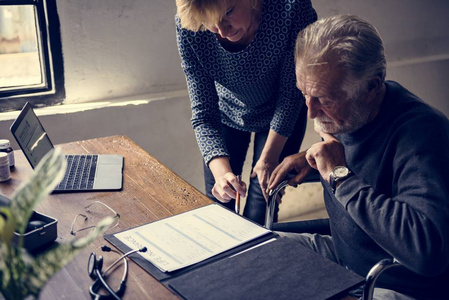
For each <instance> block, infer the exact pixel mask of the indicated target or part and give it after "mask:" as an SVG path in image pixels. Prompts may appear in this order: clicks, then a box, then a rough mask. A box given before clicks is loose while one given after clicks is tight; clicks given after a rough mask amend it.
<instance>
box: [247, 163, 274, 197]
mask: <svg viewBox="0 0 449 300" xmlns="http://www.w3.org/2000/svg"><path fill="white" fill-rule="evenodd" d="M276 166H277V161H267V160H265V159H259V160H258V161H257V163H256V165H255V166H254V168H253V172H252V174H251V178H254V177H256V176H257V178H258V180H259V185H260V188H261V189H262V193H263V196H264V197H265V200H268V196H269V195H268V181H269V180H270V176H271V173H272V172H273V170H274V168H276Z"/></svg>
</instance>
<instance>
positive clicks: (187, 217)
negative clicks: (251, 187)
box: [115, 204, 271, 272]
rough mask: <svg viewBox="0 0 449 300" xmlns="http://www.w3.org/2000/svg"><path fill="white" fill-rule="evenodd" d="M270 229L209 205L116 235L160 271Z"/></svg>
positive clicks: (233, 245)
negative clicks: (139, 251) (141, 251)
mask: <svg viewBox="0 0 449 300" xmlns="http://www.w3.org/2000/svg"><path fill="white" fill-rule="evenodd" d="M269 232H271V231H270V230H267V229H265V228H263V227H261V226H259V225H257V224H254V223H252V222H250V221H248V220H246V219H244V218H242V217H241V216H239V215H237V214H235V213H234V212H231V211H229V210H227V209H225V208H223V207H222V206H220V205H217V204H211V205H208V206H205V207H201V208H198V209H194V210H192V211H189V212H186V213H183V214H179V215H175V216H173V217H169V218H166V219H163V220H160V221H156V222H153V223H149V224H146V225H143V226H140V227H137V228H133V229H130V230H126V231H123V232H120V233H117V234H115V237H116V238H118V239H119V240H120V241H121V242H123V243H124V244H125V245H127V246H128V247H130V248H131V249H136V248H141V247H147V249H148V251H147V252H145V253H139V255H141V256H142V257H143V258H145V259H147V260H148V261H150V262H151V263H152V264H154V265H155V266H156V267H157V268H159V269H160V270H161V271H163V272H170V271H174V270H178V269H181V268H184V267H186V266H189V265H192V264H195V263H198V262H200V261H203V260H205V259H207V258H210V257H212V256H214V255H217V254H219V253H222V252H224V251H227V250H229V249H232V248H234V247H236V246H239V245H241V244H244V243H246V242H248V241H251V240H253V239H255V238H257V237H260V236H262V235H264V234H267V233H269Z"/></svg>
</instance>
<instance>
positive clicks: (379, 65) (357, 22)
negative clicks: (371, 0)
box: [295, 15, 386, 97]
mask: <svg viewBox="0 0 449 300" xmlns="http://www.w3.org/2000/svg"><path fill="white" fill-rule="evenodd" d="M295 62H296V74H297V75H298V74H300V72H303V71H304V72H309V71H310V70H311V69H313V68H314V67H319V66H323V65H328V66H329V67H331V68H338V69H339V70H340V71H342V72H344V73H343V75H346V76H345V77H346V78H345V81H346V84H345V87H343V89H344V90H346V92H347V93H348V96H349V97H351V96H353V95H354V94H356V93H358V89H359V88H360V87H362V85H363V84H364V83H366V82H367V80H368V79H369V78H371V77H373V76H379V77H380V79H381V81H382V82H384V80H385V75H386V59H385V54H384V46H383V42H382V39H381V38H380V36H379V33H378V32H377V30H376V29H375V28H374V26H372V25H371V24H369V23H368V22H366V21H365V20H363V19H361V18H360V17H358V16H351V15H337V16H332V17H327V18H323V19H320V20H318V21H316V22H315V23H313V24H310V25H309V26H308V27H307V28H306V29H304V30H303V31H302V32H300V33H299V35H298V38H297V40H296V50H295ZM301 68H307V70H305V69H304V70H302V69H301ZM318 70H319V69H316V71H318Z"/></svg>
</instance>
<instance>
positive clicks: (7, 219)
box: [0, 207, 16, 251]
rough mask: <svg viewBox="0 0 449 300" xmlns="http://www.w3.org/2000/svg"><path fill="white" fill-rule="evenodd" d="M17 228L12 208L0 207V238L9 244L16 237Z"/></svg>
mask: <svg viewBox="0 0 449 300" xmlns="http://www.w3.org/2000/svg"><path fill="white" fill-rule="evenodd" d="M15 228H16V222H15V218H14V217H13V216H12V214H11V211H10V209H9V208H8V207H0V239H1V241H3V242H4V243H5V244H6V245H8V246H9V245H10V244H11V241H12V239H13V237H14V230H15ZM0 251H1V250H0Z"/></svg>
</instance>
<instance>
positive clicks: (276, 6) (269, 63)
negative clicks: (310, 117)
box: [176, 0, 317, 164]
mask: <svg viewBox="0 0 449 300" xmlns="http://www.w3.org/2000/svg"><path fill="white" fill-rule="evenodd" d="M316 18H317V16H316V12H315V10H314V9H313V7H312V4H311V2H310V0H263V6H262V18H261V21H260V24H259V28H258V31H257V33H256V35H255V37H254V39H253V41H252V42H251V43H250V44H249V45H248V46H247V47H246V48H245V49H243V50H241V51H238V52H229V51H227V50H225V49H224V48H223V47H222V46H221V44H220V42H219V41H218V39H217V37H216V36H215V34H214V33H212V32H210V31H207V30H206V31H199V32H193V31H189V30H186V29H183V28H181V25H180V20H179V18H178V17H176V27H177V43H178V50H179V54H180V56H181V61H182V68H183V70H184V73H185V75H186V80H187V89H188V91H189V97H190V102H191V108H192V119H191V121H192V126H193V129H194V131H195V136H196V139H197V142H198V145H199V148H200V150H201V153H202V155H203V158H204V161H205V162H206V164H207V163H209V161H210V160H211V159H213V158H215V157H218V156H229V155H228V152H227V150H226V146H225V143H224V141H223V139H222V137H221V134H220V128H221V126H222V125H221V124H222V123H223V124H225V125H227V126H229V127H232V128H235V129H238V130H242V131H248V132H260V131H266V130H268V129H269V128H271V129H272V130H274V131H275V132H277V133H278V134H280V135H283V136H287V137H288V136H290V134H291V132H292V130H293V127H294V124H295V122H296V119H297V117H298V114H299V111H300V110H301V108H302V106H303V104H304V99H303V97H302V95H301V93H300V91H299V90H298V89H297V88H296V78H295V65H294V48H295V41H296V37H297V35H298V33H299V31H301V30H302V29H304V28H305V27H306V26H307V25H309V24H310V23H313V22H314V21H315V20H316Z"/></svg>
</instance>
